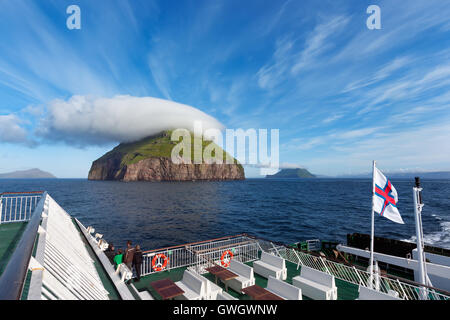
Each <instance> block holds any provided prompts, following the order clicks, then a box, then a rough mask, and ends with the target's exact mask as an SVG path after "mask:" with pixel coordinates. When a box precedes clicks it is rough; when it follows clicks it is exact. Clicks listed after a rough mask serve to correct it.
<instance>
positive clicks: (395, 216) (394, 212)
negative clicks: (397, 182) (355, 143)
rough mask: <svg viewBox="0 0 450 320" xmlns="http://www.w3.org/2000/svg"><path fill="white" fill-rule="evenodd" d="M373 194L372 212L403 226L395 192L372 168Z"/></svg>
mask: <svg viewBox="0 0 450 320" xmlns="http://www.w3.org/2000/svg"><path fill="white" fill-rule="evenodd" d="M374 170H375V172H374V184H375V194H374V199H373V206H374V208H373V209H374V211H375V212H377V213H379V214H380V215H381V216H383V217H385V218H388V219H389V220H392V221H394V222H397V223H401V224H404V222H403V219H402V216H401V215H400V212H398V209H397V202H398V196H397V190H395V188H394V186H393V185H392V184H391V182H390V181H389V180H388V179H387V178H386V177H385V176H384V175H383V173H381V171H380V170H378V169H377V168H376V167H375V168H374Z"/></svg>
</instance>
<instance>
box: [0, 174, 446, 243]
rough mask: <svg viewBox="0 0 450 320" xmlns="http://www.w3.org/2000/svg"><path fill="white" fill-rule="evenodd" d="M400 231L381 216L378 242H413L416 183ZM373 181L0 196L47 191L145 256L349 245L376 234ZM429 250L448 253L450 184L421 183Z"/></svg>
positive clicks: (125, 186)
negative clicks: (237, 241)
mask: <svg viewBox="0 0 450 320" xmlns="http://www.w3.org/2000/svg"><path fill="white" fill-rule="evenodd" d="M392 184H393V185H394V186H395V188H396V189H397V192H398V194H399V203H398V208H399V211H400V213H401V215H402V217H403V220H404V221H405V224H404V225H400V224H396V223H394V222H391V221H390V220H387V219H386V218H383V217H380V216H378V215H376V217H375V235H376V236H382V237H389V238H393V239H399V240H408V241H414V235H415V224H414V212H413V203H412V201H413V200H412V187H413V185H414V181H413V179H411V180H405V179H400V180H395V179H392ZM371 187H372V184H371V180H370V179H311V180H289V179H285V180H282V179H280V180H277V179H270V180H269V179H247V180H245V181H226V182H117V181H88V180H86V179H34V180H31V179H30V180H0V192H6V191H11V192H19V191H31V190H46V191H48V192H49V194H50V195H51V196H52V197H53V198H54V199H55V200H56V201H57V202H58V203H59V204H60V205H61V206H62V207H63V208H64V209H65V210H66V211H67V212H68V213H70V214H71V215H72V216H74V217H76V218H78V219H79V220H80V221H81V222H82V223H83V224H84V225H85V226H86V227H87V226H93V227H94V228H95V229H96V232H99V233H101V234H103V237H104V239H105V240H106V241H108V242H113V243H114V244H115V245H116V247H124V246H125V243H126V241H127V240H131V241H132V242H133V244H137V243H139V244H140V245H141V247H142V248H143V249H144V250H148V249H154V248H160V247H165V246H171V245H178V244H184V243H188V242H194V241H201V240H207V239H212V238H217V237H222V236H228V235H235V234H240V233H248V234H252V235H255V236H260V237H263V238H266V239H271V240H274V241H278V242H283V243H287V244H289V243H293V242H297V241H302V240H308V239H320V240H329V241H340V242H342V243H345V242H346V235H347V234H348V233H353V232H360V233H370V213H371ZM422 187H423V189H424V190H423V201H424V203H425V206H424V209H423V214H422V221H423V228H424V234H425V243H426V244H429V245H435V246H439V247H443V248H447V249H449V248H450V213H449V207H450V180H423V181H422Z"/></svg>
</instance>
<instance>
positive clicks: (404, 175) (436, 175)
mask: <svg viewBox="0 0 450 320" xmlns="http://www.w3.org/2000/svg"><path fill="white" fill-rule="evenodd" d="M384 174H385V176H386V177H388V178H390V179H414V177H420V178H421V179H450V171H435V172H384ZM333 178H341V179H372V173H360V174H349V175H341V176H336V177H333Z"/></svg>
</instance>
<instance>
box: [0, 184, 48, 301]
mask: <svg viewBox="0 0 450 320" xmlns="http://www.w3.org/2000/svg"><path fill="white" fill-rule="evenodd" d="M46 198H47V192H44V193H43V194H42V197H41V199H40V200H39V203H38V204H37V206H36V208H35V209H34V213H33V216H32V218H31V220H30V221H29V222H28V225H27V227H26V228H25V231H24V232H23V235H22V238H21V239H20V242H19V244H18V245H17V247H16V249H15V250H14V253H13V255H12V257H11V258H10V259H9V262H8V264H7V265H6V268H5V270H4V271H3V274H2V275H1V277H0V288H1V290H0V300H19V299H20V296H21V295H22V290H23V285H24V283H25V278H26V275H27V271H28V264H29V262H30V257H31V254H32V252H33V247H34V242H35V240H36V234H37V231H38V228H39V225H40V223H41V216H42V212H43V210H44V204H45V200H46Z"/></svg>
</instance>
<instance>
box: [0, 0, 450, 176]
mask: <svg viewBox="0 0 450 320" xmlns="http://www.w3.org/2000/svg"><path fill="white" fill-rule="evenodd" d="M405 3H406V4H405ZM71 4H76V5H78V6H79V7H80V9H81V21H82V22H81V25H82V28H81V30H69V29H67V27H66V19H67V17H68V14H66V8H67V7H68V6H69V5H71ZM370 4H376V5H378V6H380V8H381V26H382V28H381V29H380V30H369V29H368V28H367V27H366V20H367V18H368V16H369V15H368V14H367V13H366V8H367V7H368V6H369V5H370ZM449 17H450V3H449V2H448V1H441V0H439V1H432V0H427V1H425V0H422V1H407V2H404V1H361V0H355V1H335V0H334V1H315V0H310V1H306V0H302V1H294V0H291V1H263V0H257V1H250V0H246V1H234V0H227V1H200V0H196V1H179V0H177V1H150V0H143V1H138V0H133V1H129V2H127V1H122V0H118V1H111V0H108V1H102V0H96V1H74V0H71V1H62V0H55V1H50V0H46V1H31V0H27V1H21V0H14V1H13V0H2V1H0V39H1V41H0V172H8V171H12V170H22V169H29V168H33V167H39V168H41V169H43V170H46V171H50V172H52V173H54V174H55V175H57V176H58V177H87V173H88V171H89V168H90V165H91V163H92V161H93V160H95V159H96V158H98V157H99V156H101V155H102V154H104V153H105V152H106V151H108V150H109V149H110V148H111V147H112V146H114V145H115V144H116V143H115V142H113V141H110V142H108V143H103V144H99V143H89V142H86V143H76V144H74V143H70V141H71V140H70V139H69V138H70V137H62V136H61V135H59V134H54V131H49V132H47V133H46V134H45V135H43V134H42V130H45V129H46V127H47V126H49V125H50V124H49V122H48V121H50V120H51V119H50V120H49V113H48V110H49V108H50V106H53V107H54V106H55V104H54V101H55V99H57V100H58V101H69V100H70V99H71V98H72V97H73V96H83V97H84V96H86V97H87V96H91V97H92V96H93V97H104V98H112V97H115V96H118V95H128V96H133V97H156V98H162V99H167V100H172V101H175V102H179V103H182V104H186V105H189V106H193V107H195V108H198V109H199V110H201V111H203V112H204V113H206V114H208V115H210V116H212V117H214V118H215V119H217V120H218V121H220V122H221V123H222V124H223V125H224V126H225V127H227V128H243V129H249V128H256V129H257V128H266V129H269V130H270V129H279V130H280V162H281V163H282V164H283V165H284V166H292V165H300V166H303V167H306V168H308V169H309V170H310V171H312V172H314V173H317V174H323V175H338V174H351V173H360V172H368V171H370V170H371V160H373V159H376V160H378V163H379V166H380V168H381V169H382V170H384V171H386V172H389V171H400V170H426V171H432V170H450V162H449V159H450V105H449V103H450V90H449V89H450V62H449V61H450V19H449ZM130 112H132V107H130ZM103 117H104V119H107V117H108V115H107V114H105V115H103ZM69 120H70V119H69ZM98 121H102V119H101V118H100V119H98ZM51 125H53V127H52V128H54V126H55V124H54V123H53V124H51ZM73 125H74V126H75V125H78V124H77V123H75V122H74V123H73ZM257 172H258V170H257V169H256V168H248V169H247V173H248V176H255V175H256V174H257Z"/></svg>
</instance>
